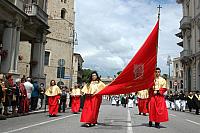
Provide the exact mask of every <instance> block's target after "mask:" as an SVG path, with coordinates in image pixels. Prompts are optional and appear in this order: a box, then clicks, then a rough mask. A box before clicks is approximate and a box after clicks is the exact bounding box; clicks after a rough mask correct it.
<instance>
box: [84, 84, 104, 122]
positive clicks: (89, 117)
mask: <svg viewBox="0 0 200 133" xmlns="http://www.w3.org/2000/svg"><path fill="white" fill-rule="evenodd" d="M104 87H105V84H104V83H103V82H101V81H99V82H98V81H92V82H91V84H90V86H87V85H85V86H84V87H83V89H82V92H83V93H84V94H86V99H85V102H84V106H83V110H82V114H81V119H80V122H84V123H90V124H96V123H97V119H98V115H99V108H100V105H101V101H102V96H101V95H94V94H96V93H97V92H99V91H101V90H102V89H103V88H104Z"/></svg>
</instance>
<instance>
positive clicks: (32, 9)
mask: <svg viewBox="0 0 200 133" xmlns="http://www.w3.org/2000/svg"><path fill="white" fill-rule="evenodd" d="M24 12H25V13H26V14H28V15H29V16H32V17H34V16H35V17H37V18H38V19H40V20H41V21H42V22H44V23H45V24H47V21H48V15H47V13H46V12H44V11H43V10H42V9H41V8H40V7H39V6H38V5H36V4H34V3H32V4H26V5H25V8H24Z"/></svg>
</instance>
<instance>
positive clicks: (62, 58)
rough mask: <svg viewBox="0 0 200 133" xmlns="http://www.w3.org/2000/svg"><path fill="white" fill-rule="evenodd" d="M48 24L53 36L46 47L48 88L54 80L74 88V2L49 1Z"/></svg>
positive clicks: (48, 39)
mask: <svg viewBox="0 0 200 133" xmlns="http://www.w3.org/2000/svg"><path fill="white" fill-rule="evenodd" d="M47 12H48V15H49V17H48V24H49V27H50V29H49V31H50V32H51V34H49V35H48V36H47V44H46V47H45V62H44V64H45V74H46V83H47V86H48V85H49V83H50V80H52V79H54V80H56V82H57V83H58V84H59V85H65V86H67V87H71V86H72V71H73V70H72V68H73V64H72V59H73V52H74V44H75V40H76V39H75V37H76V34H75V28H74V27H75V26H74V21H75V12H74V0H49V1H48V8H47Z"/></svg>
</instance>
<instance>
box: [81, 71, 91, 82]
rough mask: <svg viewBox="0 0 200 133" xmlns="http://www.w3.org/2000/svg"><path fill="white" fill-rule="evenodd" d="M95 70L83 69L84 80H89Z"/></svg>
mask: <svg viewBox="0 0 200 133" xmlns="http://www.w3.org/2000/svg"><path fill="white" fill-rule="evenodd" d="M92 71H93V70H91V69H83V77H82V81H83V82H86V83H87V82H88V80H89V76H90V74H91V73H92Z"/></svg>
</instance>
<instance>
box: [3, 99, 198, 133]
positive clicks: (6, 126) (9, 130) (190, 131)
mask: <svg viewBox="0 0 200 133" xmlns="http://www.w3.org/2000/svg"><path fill="white" fill-rule="evenodd" d="M169 118H170V121H169V122H167V123H162V124H161V128H160V129H156V128H154V127H148V116H140V115H138V112H137V108H136V107H134V108H129V109H127V108H123V107H121V106H119V107H117V106H112V105H110V104H105V103H104V104H103V105H102V106H101V110H100V116H99V123H100V124H99V125H98V126H94V127H90V128H85V127H82V126H81V125H82V124H81V123H80V122H79V119H80V114H72V113H70V110H67V112H66V113H60V114H59V116H58V117H54V118H49V117H48V113H37V114H31V115H27V116H21V117H15V118H9V119H7V120H1V121H0V132H1V133H66V132H69V133H108V132H109V133H147V132H148V133H160V132H162V133H169V132H172V133H199V131H200V116H196V115H194V114H193V113H188V112H186V113H184V112H176V111H171V110H169Z"/></svg>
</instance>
